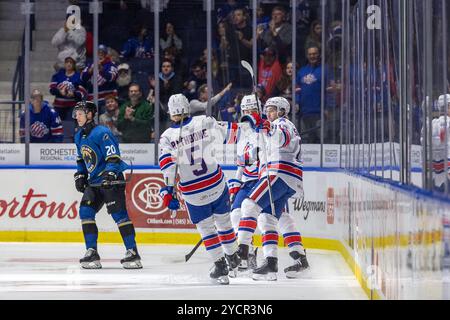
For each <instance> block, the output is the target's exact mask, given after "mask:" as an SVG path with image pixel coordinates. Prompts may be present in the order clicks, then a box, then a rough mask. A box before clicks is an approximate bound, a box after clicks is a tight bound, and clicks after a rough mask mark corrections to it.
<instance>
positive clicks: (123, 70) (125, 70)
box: [116, 63, 132, 103]
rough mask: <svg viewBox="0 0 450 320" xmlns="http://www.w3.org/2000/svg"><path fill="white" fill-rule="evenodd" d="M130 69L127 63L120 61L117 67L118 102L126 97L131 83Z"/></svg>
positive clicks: (121, 101) (123, 100)
mask: <svg viewBox="0 0 450 320" xmlns="http://www.w3.org/2000/svg"><path fill="white" fill-rule="evenodd" d="M131 75H132V71H131V68H130V65H129V64H128V63H122V64H120V65H119V66H118V67H117V79H116V83H117V94H118V97H119V103H123V102H125V100H127V99H128V88H129V86H130V83H131Z"/></svg>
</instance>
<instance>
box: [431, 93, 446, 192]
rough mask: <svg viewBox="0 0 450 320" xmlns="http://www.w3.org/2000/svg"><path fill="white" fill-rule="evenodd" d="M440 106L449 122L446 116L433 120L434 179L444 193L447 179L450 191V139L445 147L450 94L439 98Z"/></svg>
mask: <svg viewBox="0 0 450 320" xmlns="http://www.w3.org/2000/svg"><path fill="white" fill-rule="evenodd" d="M438 106H439V110H441V112H446V113H447V120H446V119H445V118H446V117H445V115H442V116H440V117H439V118H436V119H433V120H432V150H433V179H434V185H435V186H436V187H437V189H438V190H440V191H442V192H444V191H445V180H446V179H447V180H448V181H449V189H450V180H449V178H450V176H449V173H450V157H449V153H450V137H448V140H447V143H449V145H448V147H447V150H446V146H445V143H446V141H445V136H446V135H448V134H449V133H450V94H446V95H441V96H439V99H438ZM446 122H447V123H446ZM446 126H447V130H446ZM446 152H447V154H446ZM446 160H447V161H448V167H447V168H448V169H449V171H448V172H447V173H446V172H445V161H446Z"/></svg>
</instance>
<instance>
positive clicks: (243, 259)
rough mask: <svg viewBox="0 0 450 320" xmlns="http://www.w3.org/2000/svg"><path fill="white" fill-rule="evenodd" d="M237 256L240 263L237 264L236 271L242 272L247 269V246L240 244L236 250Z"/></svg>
mask: <svg viewBox="0 0 450 320" xmlns="http://www.w3.org/2000/svg"><path fill="white" fill-rule="evenodd" d="M238 255H239V258H240V259H241V262H240V263H239V267H238V271H239V272H244V271H247V269H248V245H246V244H240V245H239V249H238Z"/></svg>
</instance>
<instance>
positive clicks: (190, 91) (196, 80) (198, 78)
mask: <svg viewBox="0 0 450 320" xmlns="http://www.w3.org/2000/svg"><path fill="white" fill-rule="evenodd" d="M191 71H192V73H191V76H190V77H189V78H188V80H187V81H185V82H184V84H183V87H184V91H183V94H184V95H185V96H186V98H188V100H192V99H196V98H197V97H198V96H197V91H198V88H199V87H200V86H201V85H202V84H205V83H206V65H205V64H204V63H203V62H201V61H200V60H197V61H196V62H194V64H193V65H192V68H191Z"/></svg>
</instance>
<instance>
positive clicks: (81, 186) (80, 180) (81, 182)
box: [73, 172, 88, 193]
mask: <svg viewBox="0 0 450 320" xmlns="http://www.w3.org/2000/svg"><path fill="white" fill-rule="evenodd" d="M73 177H74V179H75V188H76V189H77V191H78V192H81V193H84V190H86V186H87V184H88V183H87V177H86V175H85V174H84V173H81V172H75V174H74V175H73Z"/></svg>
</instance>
